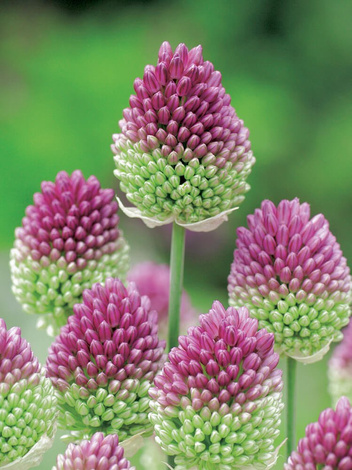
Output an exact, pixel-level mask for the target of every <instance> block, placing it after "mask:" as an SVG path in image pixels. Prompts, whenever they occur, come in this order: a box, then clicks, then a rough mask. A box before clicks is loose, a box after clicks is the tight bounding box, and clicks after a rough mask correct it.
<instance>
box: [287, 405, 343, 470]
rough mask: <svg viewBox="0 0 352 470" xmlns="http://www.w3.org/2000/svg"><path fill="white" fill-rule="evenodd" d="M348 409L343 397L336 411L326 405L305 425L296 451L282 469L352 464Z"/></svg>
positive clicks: (330, 467) (328, 467)
mask: <svg viewBox="0 0 352 470" xmlns="http://www.w3.org/2000/svg"><path fill="white" fill-rule="evenodd" d="M351 448H352V410H351V405H350V403H349V401H348V399H347V398H346V397H342V398H340V400H339V401H338V402H337V405H336V411H334V410H332V409H331V408H328V409H326V410H324V411H323V412H322V413H320V416H319V419H318V422H316V423H312V424H309V425H308V426H307V427H306V435H305V437H303V439H300V441H299V443H298V447H297V451H293V452H292V454H291V456H290V457H289V459H288V462H287V463H286V464H284V470H301V469H312V470H313V469H316V468H326V469H338V470H348V469H350V468H352V456H351Z"/></svg>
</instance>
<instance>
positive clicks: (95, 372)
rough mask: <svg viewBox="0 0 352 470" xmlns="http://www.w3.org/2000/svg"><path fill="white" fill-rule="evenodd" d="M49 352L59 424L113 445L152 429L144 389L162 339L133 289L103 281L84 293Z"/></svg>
mask: <svg viewBox="0 0 352 470" xmlns="http://www.w3.org/2000/svg"><path fill="white" fill-rule="evenodd" d="M73 311H74V314H73V315H72V316H70V317H69V319H68V323H67V325H65V326H63V327H62V328H61V332H60V335H59V336H58V337H57V338H56V340H55V341H54V343H53V344H52V346H51V347H50V349H49V356H48V359H47V363H46V366H47V374H48V376H49V377H50V378H51V380H52V382H53V384H54V387H55V388H56V390H57V392H58V400H59V410H60V414H59V424H60V426H61V427H62V428H63V429H67V430H68V431H70V432H71V433H72V436H74V437H76V438H78V439H82V438H86V437H88V438H89V437H91V436H92V435H93V434H94V432H96V431H101V432H104V433H107V434H118V435H119V439H120V441H123V440H125V439H126V438H127V437H130V436H134V435H135V434H138V433H141V432H143V433H144V434H145V435H148V434H150V433H151V432H152V427H151V425H150V423H149V421H148V412H149V410H150V409H149V402H150V399H149V396H148V390H149V388H150V386H151V384H152V382H153V380H154V377H155V375H156V374H157V372H158V371H159V370H160V368H161V367H162V363H163V360H164V356H163V353H164V348H165V341H160V340H159V338H158V324H157V313H156V312H155V311H153V310H151V309H150V300H149V299H148V298H147V297H146V296H140V295H139V293H138V291H137V290H136V288H135V285H134V284H133V283H130V284H129V285H128V287H127V288H126V287H124V285H123V284H122V282H121V281H120V280H118V279H113V278H108V279H107V280H106V282H105V286H103V285H101V284H94V285H93V287H92V289H91V290H89V289H86V290H85V291H84V292H83V302H82V303H80V304H76V305H75V306H74V308H73Z"/></svg>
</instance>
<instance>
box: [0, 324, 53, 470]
mask: <svg viewBox="0 0 352 470" xmlns="http://www.w3.org/2000/svg"><path fill="white" fill-rule="evenodd" d="M56 417H57V401H56V397H55V391H54V387H53V386H52V384H51V382H50V379H48V378H46V377H45V373H44V370H43V369H42V368H41V366H40V364H39V363H38V359H37V358H36V357H35V356H34V355H33V352H32V350H31V347H30V346H29V344H28V343H27V341H26V340H25V339H23V338H22V337H21V330H20V328H10V329H9V330H7V328H6V323H5V321H4V320H3V319H2V318H1V319H0V467H1V468H4V469H6V468H14V467H12V466H11V464H12V463H13V464H14V465H15V466H16V468H20V469H21V470H27V469H29V468H31V467H34V466H36V465H39V463H40V461H41V459H42V456H43V454H44V453H45V452H46V451H47V450H48V449H49V448H50V447H51V445H52V442H53V439H54V434H55V430H56ZM8 466H9V467H8Z"/></svg>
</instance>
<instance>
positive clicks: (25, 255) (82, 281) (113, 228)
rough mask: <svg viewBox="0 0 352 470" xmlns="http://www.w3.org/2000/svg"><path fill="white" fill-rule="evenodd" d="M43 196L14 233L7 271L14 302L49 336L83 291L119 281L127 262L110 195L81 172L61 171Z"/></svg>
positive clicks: (44, 185)
mask: <svg viewBox="0 0 352 470" xmlns="http://www.w3.org/2000/svg"><path fill="white" fill-rule="evenodd" d="M41 190H42V191H41V192H40V193H36V194H34V197H33V199H34V205H33V206H29V207H27V209H26V217H24V219H23V221H22V227H20V228H17V229H16V240H15V244H14V248H13V249H12V251H11V261H10V266H11V274H12V282H13V292H14V294H15V296H16V298H17V300H18V301H19V302H20V303H21V304H22V306H23V309H24V310H25V311H26V312H27V313H36V314H45V316H43V317H42V323H41V326H46V327H49V329H48V333H49V334H51V335H53V334H55V333H58V331H59V327H60V326H61V325H64V324H65V323H66V321H67V317H68V316H69V315H71V314H72V307H73V305H74V304H75V303H77V302H80V301H81V298H82V291H83V289H86V288H88V287H91V285H92V284H93V283H94V282H103V281H104V279H105V278H106V277H108V276H120V277H121V276H122V278H123V277H124V276H125V274H126V272H127V270H128V260H129V258H128V247H127V244H126V242H125V240H124V239H123V237H122V234H121V232H120V231H119V229H118V227H117V224H118V221H119V217H118V215H117V213H116V212H117V208H118V205H117V202H116V201H115V200H114V191H113V190H112V189H101V187H100V183H99V181H98V180H97V179H96V178H95V177H94V176H91V177H89V178H88V180H85V179H84V177H83V175H82V173H81V172H80V171H74V172H73V173H72V175H71V176H69V175H68V174H67V173H66V172H64V171H61V172H60V173H58V175H57V177H56V180H55V183H52V182H51V181H44V182H43V183H42V185H41Z"/></svg>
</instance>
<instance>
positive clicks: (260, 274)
mask: <svg viewBox="0 0 352 470" xmlns="http://www.w3.org/2000/svg"><path fill="white" fill-rule="evenodd" d="M247 220H248V229H247V228H245V227H240V228H238V229H237V237H238V238H237V242H236V244H237V249H236V250H235V252H234V261H233V263H232V266H231V272H230V275H229V278H228V282H229V284H228V290H229V296H230V305H234V306H235V307H238V306H241V305H245V306H246V307H247V308H248V309H249V310H250V312H251V316H253V317H255V318H257V319H258V320H259V326H260V327H261V328H266V329H267V330H268V331H270V332H271V333H274V335H275V345H276V347H277V350H278V351H280V352H282V353H283V354H286V355H288V356H290V357H292V358H295V359H297V360H300V361H302V362H314V361H316V360H319V359H320V358H321V357H322V356H323V355H324V354H325V353H326V351H327V350H328V348H329V345H330V343H331V341H340V340H341V338H342V333H341V329H342V328H343V327H344V326H346V325H347V323H348V318H349V316H350V315H351V308H350V301H351V276H350V270H349V268H348V266H347V263H346V259H345V258H344V257H343V255H342V251H341V249H340V245H339V244H338V243H337V241H336V238H335V237H334V235H333V234H332V233H331V231H330V230H329V223H328V221H327V220H326V219H325V217H324V216H323V215H322V214H318V215H316V216H314V217H313V218H310V207H309V205H308V204H307V203H303V204H300V202H299V200H298V199H293V200H292V201H287V200H283V201H281V202H280V203H279V204H278V206H275V205H274V204H273V203H272V202H271V201H268V200H266V201H263V202H262V205H261V208H260V209H257V210H256V211H255V212H254V214H253V215H249V216H248V218H247Z"/></svg>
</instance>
